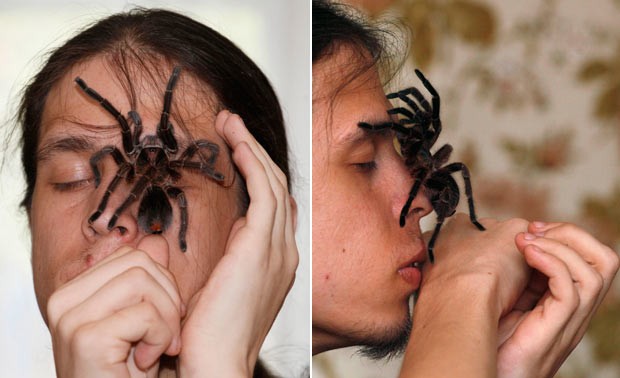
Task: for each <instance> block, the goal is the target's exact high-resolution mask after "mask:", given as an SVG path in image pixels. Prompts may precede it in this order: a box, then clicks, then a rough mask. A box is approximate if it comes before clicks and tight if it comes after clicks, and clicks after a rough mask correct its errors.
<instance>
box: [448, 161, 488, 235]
mask: <svg viewBox="0 0 620 378" xmlns="http://www.w3.org/2000/svg"><path fill="white" fill-rule="evenodd" d="M442 169H445V170H446V171H448V172H450V173H455V172H459V171H460V172H461V174H462V175H463V181H464V182H465V195H466V196H467V205H468V206H469V219H470V220H471V223H473V224H474V225H475V226H476V227H477V228H478V229H479V230H480V231H484V230H485V228H484V226H483V225H481V224H480V222H478V219H477V218H476V210H475V209H474V195H473V192H472V189H471V178H470V175H469V169H468V168H467V166H466V165H465V164H463V163H458V162H457V163H452V164H448V165H446V166H445V167H443V168H442Z"/></svg>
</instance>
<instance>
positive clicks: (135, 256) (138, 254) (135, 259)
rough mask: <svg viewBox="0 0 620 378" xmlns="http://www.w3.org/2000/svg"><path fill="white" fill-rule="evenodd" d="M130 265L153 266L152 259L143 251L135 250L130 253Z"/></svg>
mask: <svg viewBox="0 0 620 378" xmlns="http://www.w3.org/2000/svg"><path fill="white" fill-rule="evenodd" d="M131 257H132V263H133V264H134V265H136V266H149V265H152V264H153V259H152V258H151V256H149V254H148V253H146V252H145V251H142V250H139V249H136V250H135V251H134V252H132V256H131Z"/></svg>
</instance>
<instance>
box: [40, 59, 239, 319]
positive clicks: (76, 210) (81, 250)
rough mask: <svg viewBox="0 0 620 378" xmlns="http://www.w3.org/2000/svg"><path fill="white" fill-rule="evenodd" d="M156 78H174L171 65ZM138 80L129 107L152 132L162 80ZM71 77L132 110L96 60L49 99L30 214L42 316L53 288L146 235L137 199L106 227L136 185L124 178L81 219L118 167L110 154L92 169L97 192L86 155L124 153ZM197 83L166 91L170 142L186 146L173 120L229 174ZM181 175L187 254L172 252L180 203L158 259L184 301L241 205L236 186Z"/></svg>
mask: <svg viewBox="0 0 620 378" xmlns="http://www.w3.org/2000/svg"><path fill="white" fill-rule="evenodd" d="M163 72H172V68H171V67H170V69H169V70H166V69H164V70H163ZM136 75H137V77H132V78H131V79H132V82H133V84H134V89H135V99H136V101H137V102H136V108H135V109H134V110H136V111H137V112H138V113H139V114H140V116H141V118H142V124H143V127H144V129H143V132H142V136H143V137H144V136H145V135H154V134H155V132H156V125H157V124H158V122H159V119H160V116H161V111H162V108H163V96H164V90H165V88H166V84H167V77H166V76H165V75H163V76H162V78H161V81H160V82H155V83H153V81H152V78H151V77H150V76H148V75H146V74H142V75H140V73H136ZM76 76H80V77H81V78H82V79H83V80H84V81H85V82H86V83H87V84H88V86H89V87H91V88H93V89H94V90H96V91H97V92H98V93H99V94H101V95H102V96H103V97H104V98H106V99H108V101H109V102H110V103H111V104H113V105H114V106H115V107H116V108H117V109H118V110H119V111H120V112H121V113H122V114H124V115H125V116H127V112H128V111H129V110H130V109H132V107H131V105H130V99H129V97H128V95H127V90H126V89H124V87H123V86H122V85H121V84H120V83H119V80H118V79H117V77H116V76H115V75H114V74H112V73H111V70H110V68H109V66H107V64H106V62H105V61H104V60H103V59H102V58H94V59H92V60H90V61H87V62H86V63H84V64H80V65H78V66H76V67H74V68H73V69H72V70H71V71H70V72H69V73H68V74H67V75H66V76H65V77H64V78H63V79H62V80H61V81H60V82H59V83H57V85H56V86H55V87H54V88H53V89H52V91H51V92H50V94H49V96H48V98H47V102H46V105H45V110H44V114H43V118H42V122H41V130H40V136H39V145H38V151H39V152H40V154H39V160H38V162H37V177H36V185H35V188H34V194H33V199H32V208H31V211H30V213H29V219H30V226H31V231H32V264H33V274H34V283H35V291H36V295H37V301H38V303H39V308H40V309H41V313H42V314H44V317H45V312H46V311H45V309H46V306H47V301H48V299H49V297H50V295H51V294H52V293H53V292H54V291H55V290H56V289H58V287H59V286H61V285H63V284H64V283H66V282H68V281H70V280H72V279H73V278H75V277H76V276H78V275H79V274H81V273H83V272H84V271H86V270H87V269H89V268H90V267H92V266H93V265H95V264H97V263H98V262H99V261H101V260H102V259H104V258H105V257H106V256H107V255H109V254H110V253H112V252H114V251H115V250H117V249H118V248H119V247H121V246H123V245H129V246H133V247H135V246H136V245H137V244H138V243H139V242H140V240H141V239H142V238H144V237H145V235H146V233H145V232H144V231H143V230H142V229H140V227H138V224H137V221H136V220H137V215H138V206H139V202H140V197H138V200H137V201H135V202H134V203H133V204H132V205H131V206H129V207H128V208H127V209H126V210H125V211H123V212H122V213H121V214H120V217H119V218H118V221H117V224H116V227H115V228H113V229H112V230H108V229H107V227H106V226H107V223H108V221H109V219H110V218H111V217H112V214H113V213H114V210H115V209H116V208H118V207H119V206H120V204H121V203H122V202H123V201H124V200H125V199H126V198H128V197H129V195H130V191H131V189H132V187H133V185H134V184H135V183H136V182H137V179H136V180H134V181H133V183H131V184H130V183H128V182H127V181H126V180H124V179H122V180H121V183H120V185H119V186H118V188H117V189H115V190H114V191H113V192H112V195H111V196H110V199H109V202H108V204H107V207H106V208H105V211H104V212H103V214H102V215H101V216H100V217H99V218H98V219H97V220H96V221H94V222H93V223H92V224H89V222H88V218H89V217H90V216H91V215H92V214H93V213H94V212H95V210H96V209H97V206H98V205H99V203H100V201H101V199H102V197H103V195H104V193H105V191H106V189H107V187H108V184H109V183H110V182H111V181H112V179H113V178H114V177H115V175H116V173H117V171H118V165H117V164H116V163H115V162H114V159H113V158H112V157H111V156H107V157H105V158H104V159H102V160H101V162H100V163H99V167H100V170H101V173H102V180H101V184H100V185H99V187H97V188H95V184H94V175H93V172H92V169H91V168H90V166H89V159H90V158H91V156H92V155H93V154H94V153H95V152H97V151H99V150H100V149H101V148H103V147H104V146H108V145H114V146H117V147H118V149H119V150H121V151H122V150H123V148H122V143H121V132H120V130H121V129H120V127H119V125H118V122H117V121H116V120H115V118H114V117H113V116H112V115H111V114H110V113H108V112H107V111H106V110H105V109H103V107H102V106H100V105H99V104H98V103H97V102H96V101H94V100H93V99H92V98H90V97H88V96H87V95H86V94H85V93H84V92H83V91H82V90H81V89H80V88H79V87H78V86H77V84H76V83H75V82H74V81H73V79H74V78H75V77H76ZM197 87H198V86H197V85H196V83H195V82H193V80H192V79H191V77H189V75H183V71H181V76H180V79H179V81H178V82H177V86H176V89H175V90H174V92H173V101H172V102H173V107H172V111H171V113H172V114H171V119H170V121H171V123H172V124H173V125H174V126H175V127H176V129H175V136H176V138H177V141H178V142H179V153H177V158H178V155H180V153H181V152H182V151H183V149H184V148H185V146H186V144H185V143H183V141H187V140H188V137H187V135H185V133H184V132H183V131H182V129H181V128H180V127H179V117H180V118H182V119H183V120H184V121H185V122H184V123H185V125H186V126H187V129H188V131H189V132H190V133H192V136H193V138H194V139H208V140H210V141H212V142H215V143H217V144H218V145H219V146H220V148H221V152H220V156H219V158H218V160H219V161H220V163H219V164H218V168H220V170H224V173H226V174H227V175H231V174H232V172H233V171H232V169H230V167H229V168H226V166H228V165H229V164H230V157H229V156H227V155H229V154H228V152H227V151H226V148H225V144H224V142H223V141H222V140H221V138H219V137H218V136H217V135H216V133H215V130H214V127H213V124H214V119H215V114H214V113H215V111H214V109H213V107H212V106H208V105H206V104H208V99H207V98H205V95H204V94H203V93H202V92H199V91H197V90H196V89H195V88H197ZM132 129H133V126H132ZM41 152H43V153H42V154H41ZM125 159H127V156H125ZM132 160H133V159H132ZM180 172H181V174H182V178H181V179H180V180H179V181H177V182H172V181H171V183H172V184H173V186H175V187H178V188H180V189H181V190H183V192H184V193H185V196H186V198H187V202H188V214H189V222H188V230H187V246H188V247H187V252H185V253H183V252H181V250H180V247H179V239H178V234H179V227H180V212H179V207H178V203H177V201H176V200H174V199H170V204H171V205H172V208H173V221H172V224H171V226H170V227H169V228H168V229H167V230H166V231H165V232H164V233H163V234H162V236H163V237H164V238H165V239H166V241H167V243H168V246H169V250H168V251H169V252H168V254H169V256H167V258H166V257H165V256H164V257H162V256H158V257H157V259H156V261H158V262H159V263H160V264H165V262H164V261H166V260H168V266H167V267H168V269H169V270H170V272H172V274H173V275H174V276H175V278H176V281H177V283H178V285H179V290H180V294H181V297H182V299H183V300H184V301H185V302H186V303H187V301H188V300H189V298H190V297H191V296H192V295H193V294H194V293H195V292H196V291H197V290H198V289H200V288H201V287H202V286H203V285H204V283H205V282H206V279H207V278H208V276H209V274H210V272H211V271H212V270H213V268H214V266H215V264H216V263H217V261H219V259H220V258H221V256H222V254H223V252H224V248H225V245H226V240H227V237H228V234H229V231H230V228H231V226H232V223H233V221H234V219H235V218H236V216H237V213H238V206H237V203H236V198H237V193H236V191H235V190H231V189H230V188H226V187H223V186H221V185H218V184H217V183H215V182H214V181H212V180H209V179H207V178H205V177H204V176H201V175H200V174H198V173H195V172H190V171H187V170H180ZM227 178H229V177H227ZM229 181H230V180H229ZM146 252H147V253H149V251H146Z"/></svg>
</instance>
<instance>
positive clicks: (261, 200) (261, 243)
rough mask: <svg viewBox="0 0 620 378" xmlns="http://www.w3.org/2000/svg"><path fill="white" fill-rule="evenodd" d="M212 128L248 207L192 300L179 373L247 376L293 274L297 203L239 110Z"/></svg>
mask: <svg viewBox="0 0 620 378" xmlns="http://www.w3.org/2000/svg"><path fill="white" fill-rule="evenodd" d="M215 128H216V131H217V133H218V134H219V135H220V136H221V137H222V138H223V139H224V140H225V141H226V143H227V144H228V145H229V146H230V147H231V148H232V150H233V160H234V162H235V164H236V165H237V167H238V168H239V171H240V172H241V174H242V175H243V177H244V178H245V180H246V183H247V188H248V192H249V195H250V206H249V209H248V212H247V214H246V216H244V217H241V218H240V219H238V220H237V221H236V222H235V223H234V225H233V227H232V229H231V232H230V236H229V239H228V242H227V245H226V250H225V253H224V256H223V257H222V259H221V260H220V261H219V263H218V264H217V265H216V267H215V269H214V271H213V272H212V273H211V276H210V277H209V280H208V281H207V284H206V286H205V287H204V288H202V289H201V290H200V291H198V293H197V294H196V295H195V296H194V297H193V298H192V300H190V303H189V305H188V315H187V317H186V319H185V320H184V324H183V329H182V340H183V350H182V351H181V354H180V356H179V368H180V372H181V375H182V376H184V377H187V376H200V377H204V376H220V377H223V376H226V377H234V376H245V377H248V376H251V375H252V372H253V369H254V365H255V364H256V360H257V358H258V352H259V350H260V348H261V346H262V344H263V341H264V340H265V337H266V336H267V333H268V331H269V329H270V328H271V325H272V324H273V321H274V320H275V317H276V315H277V314H278V312H279V310H280V308H281V307H282V304H283V302H284V298H285V297H286V294H287V293H288V291H289V290H290V288H291V286H292V285H293V281H294V278H295V270H296V268H297V264H298V260H299V257H298V253H297V245H296V242H295V223H296V207H295V202H294V200H293V198H292V197H290V195H289V193H288V188H287V180H286V177H285V175H284V174H283V173H282V171H281V170H280V169H279V168H278V167H277V166H276V165H275V163H274V162H273V161H272V160H271V158H270V157H269V155H268V154H267V153H266V152H265V150H264V149H263V148H262V147H261V146H260V145H259V144H258V142H257V141H256V140H255V139H254V137H253V136H252V135H251V134H250V133H249V132H248V130H247V129H246V127H245V125H244V123H243V121H242V120H241V118H240V117H239V116H238V115H235V114H231V113H230V112H228V111H222V112H220V113H219V114H218V116H217V118H216V121H215Z"/></svg>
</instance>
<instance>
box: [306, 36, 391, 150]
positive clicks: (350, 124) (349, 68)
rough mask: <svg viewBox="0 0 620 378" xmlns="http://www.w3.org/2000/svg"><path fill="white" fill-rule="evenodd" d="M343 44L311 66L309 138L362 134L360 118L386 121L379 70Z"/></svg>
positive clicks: (335, 139)
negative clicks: (361, 59)
mask: <svg viewBox="0 0 620 378" xmlns="http://www.w3.org/2000/svg"><path fill="white" fill-rule="evenodd" d="M359 59H360V57H359V54H356V53H355V52H353V51H352V50H351V49H348V48H346V47H342V48H339V49H338V50H337V51H336V52H335V53H334V54H333V55H332V56H330V57H328V58H325V59H323V60H321V61H320V62H317V63H315V64H314V65H313V70H312V72H313V73H312V75H313V77H312V78H313V80H312V98H313V100H312V116H313V140H314V141H317V140H318V141H319V143H321V142H320V141H321V140H325V141H326V142H329V144H335V143H337V142H338V141H340V140H343V139H344V140H350V139H351V138H355V135H356V134H363V131H362V130H360V129H359V128H358V127H357V124H358V123H359V122H360V121H364V122H369V123H379V122H386V121H388V120H389V119H390V117H389V116H388V114H387V110H388V109H389V108H390V107H391V105H390V103H389V101H388V100H387V99H386V97H385V92H384V91H383V86H382V83H381V80H380V77H379V72H378V70H377V69H376V67H374V66H370V68H368V69H363V68H364V66H367V65H368V62H361V61H359Z"/></svg>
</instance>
